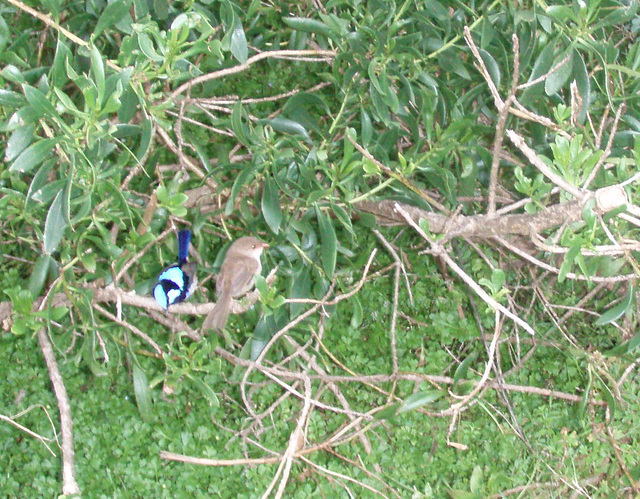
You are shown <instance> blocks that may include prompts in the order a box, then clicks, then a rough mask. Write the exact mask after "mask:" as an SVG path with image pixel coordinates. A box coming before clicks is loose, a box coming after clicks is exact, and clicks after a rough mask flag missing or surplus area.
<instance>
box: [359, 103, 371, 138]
mask: <svg viewBox="0 0 640 499" xmlns="http://www.w3.org/2000/svg"><path fill="white" fill-rule="evenodd" d="M360 127H361V139H360V140H361V141H362V145H363V146H365V147H366V146H367V145H369V143H370V142H371V137H373V125H372V124H371V117H370V116H369V113H367V111H366V110H365V109H362V110H361V111H360Z"/></svg>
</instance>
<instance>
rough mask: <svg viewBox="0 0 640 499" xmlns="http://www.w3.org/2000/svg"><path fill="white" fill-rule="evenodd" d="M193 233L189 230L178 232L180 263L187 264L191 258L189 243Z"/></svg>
mask: <svg viewBox="0 0 640 499" xmlns="http://www.w3.org/2000/svg"><path fill="white" fill-rule="evenodd" d="M190 242H191V231H190V230H189V229H185V230H181V231H180V232H178V262H186V261H187V258H188V257H189V243H190Z"/></svg>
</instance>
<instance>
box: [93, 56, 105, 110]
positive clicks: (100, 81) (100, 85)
mask: <svg viewBox="0 0 640 499" xmlns="http://www.w3.org/2000/svg"><path fill="white" fill-rule="evenodd" d="M91 75H92V76H93V81H94V83H95V84H96V88H97V89H98V102H100V103H102V100H103V99H104V91H105V76H104V62H102V56H101V55H100V51H99V50H98V49H97V48H96V46H95V45H92V46H91Z"/></svg>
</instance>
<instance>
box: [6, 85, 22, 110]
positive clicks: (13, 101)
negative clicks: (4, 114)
mask: <svg viewBox="0 0 640 499" xmlns="http://www.w3.org/2000/svg"><path fill="white" fill-rule="evenodd" d="M23 105H24V97H23V96H22V95H21V94H19V93H18V92H12V91H11V90H5V89H3V88H0V106H6V107H8V108H17V107H20V106H23Z"/></svg>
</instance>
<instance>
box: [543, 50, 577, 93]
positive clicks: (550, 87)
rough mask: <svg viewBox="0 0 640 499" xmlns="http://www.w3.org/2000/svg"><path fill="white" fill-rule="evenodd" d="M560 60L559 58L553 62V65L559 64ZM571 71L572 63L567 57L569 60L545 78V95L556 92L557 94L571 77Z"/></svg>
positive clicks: (570, 58)
mask: <svg viewBox="0 0 640 499" xmlns="http://www.w3.org/2000/svg"><path fill="white" fill-rule="evenodd" d="M563 58H564V57H563ZM561 60H562V59H561V58H558V60H556V61H554V65H555V64H558V63H560V61H561ZM572 71H573V61H572V57H569V59H568V60H567V61H566V62H565V63H564V64H563V65H562V66H560V67H559V68H558V69H556V70H555V71H554V72H553V73H551V74H550V75H549V76H548V77H547V79H546V80H545V82H544V91H545V93H546V94H547V95H554V94H555V93H556V92H558V90H560V89H561V88H562V86H563V85H564V84H565V83H566V82H567V80H568V79H569V77H570V76H571V72H572Z"/></svg>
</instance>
